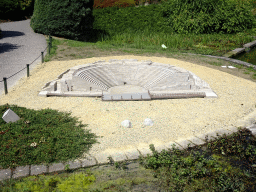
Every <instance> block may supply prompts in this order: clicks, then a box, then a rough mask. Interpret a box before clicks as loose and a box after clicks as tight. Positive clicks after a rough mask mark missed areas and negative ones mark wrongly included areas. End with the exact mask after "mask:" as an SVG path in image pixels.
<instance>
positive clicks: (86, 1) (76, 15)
mask: <svg viewBox="0 0 256 192" xmlns="http://www.w3.org/2000/svg"><path fill="white" fill-rule="evenodd" d="M92 9H93V0H72V1H70V0H36V1H35V10H34V14H33V16H32V18H31V24H30V25H31V27H32V29H33V30H34V31H35V32H37V33H42V34H47V35H48V34H51V35H53V36H58V37H65V38H70V39H79V38H81V37H82V36H88V33H89V32H88V31H90V30H91V29H92V25H93V17H92Z"/></svg>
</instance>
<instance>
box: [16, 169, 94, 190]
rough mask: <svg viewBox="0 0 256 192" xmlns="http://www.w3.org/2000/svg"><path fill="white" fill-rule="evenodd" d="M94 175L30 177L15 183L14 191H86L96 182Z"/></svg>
mask: <svg viewBox="0 0 256 192" xmlns="http://www.w3.org/2000/svg"><path fill="white" fill-rule="evenodd" d="M95 180H96V179H95V177H94V176H93V175H88V174H85V173H82V172H81V173H77V174H72V175H70V176H69V177H67V178H63V177H60V176H55V175H54V176H44V175H39V176H30V177H27V178H24V179H23V180H22V181H20V182H17V183H15V185H14V189H16V190H19V191H20V190H22V191H38V192H45V191H56V190H57V191H86V190H87V189H88V186H89V185H90V184H92V183H93V182H94V181H95Z"/></svg>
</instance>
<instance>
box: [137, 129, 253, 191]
mask: <svg viewBox="0 0 256 192" xmlns="http://www.w3.org/2000/svg"><path fill="white" fill-rule="evenodd" d="M149 147H150V150H151V151H152V153H153V155H147V157H146V158H143V157H142V156H140V159H139V161H140V164H142V165H143V166H144V167H145V168H149V169H153V172H154V177H156V178H158V179H159V183H160V185H161V186H163V187H164V188H165V189H168V191H255V190H256V188H255V186H256V180H255V173H256V171H255V170H254V169H253V167H252V165H253V164H255V155H256V139H255V137H254V136H253V135H252V134H251V132H250V131H249V130H247V129H240V130H239V131H238V132H237V133H233V134H231V135H230V136H226V135H224V136H222V137H219V138H218V139H217V140H214V141H210V142H209V143H208V147H207V148H208V149H206V151H203V150H201V148H200V147H198V146H196V147H193V148H188V149H186V150H179V149H177V148H175V145H174V146H172V150H168V151H167V150H162V152H161V153H159V152H157V151H156V150H155V147H154V145H153V144H151V145H150V146H149ZM209 149H210V150H209Z"/></svg>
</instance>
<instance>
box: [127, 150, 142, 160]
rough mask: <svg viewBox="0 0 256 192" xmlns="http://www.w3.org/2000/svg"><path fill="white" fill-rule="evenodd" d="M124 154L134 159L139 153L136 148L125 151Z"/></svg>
mask: <svg viewBox="0 0 256 192" xmlns="http://www.w3.org/2000/svg"><path fill="white" fill-rule="evenodd" d="M125 155H126V156H127V158H128V159H131V160H134V159H138V158H139V156H140V153H139V152H138V150H137V149H130V150H126V151H125Z"/></svg>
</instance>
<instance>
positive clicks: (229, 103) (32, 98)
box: [0, 55, 256, 154]
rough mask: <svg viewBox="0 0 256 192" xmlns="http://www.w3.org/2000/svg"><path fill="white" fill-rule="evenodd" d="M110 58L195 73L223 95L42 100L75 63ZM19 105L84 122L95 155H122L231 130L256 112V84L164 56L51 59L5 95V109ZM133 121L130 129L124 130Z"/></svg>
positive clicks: (3, 96)
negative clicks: (147, 122)
mask: <svg viewBox="0 0 256 192" xmlns="http://www.w3.org/2000/svg"><path fill="white" fill-rule="evenodd" d="M109 59H138V61H141V60H151V61H152V62H158V63H163V64H170V65H174V66H178V67H181V68H184V69H186V70H189V71H191V72H192V73H194V74H195V75H197V76H198V77H200V78H201V79H203V80H204V81H206V82H207V83H208V84H209V85H210V87H211V89H212V90H213V91H214V92H215V93H216V94H217V95H218V98H191V99H166V100H151V101H114V102H108V101H101V98H94V97H91V98H89V97H40V96H38V93H39V92H40V91H41V89H42V87H43V86H44V85H45V83H47V82H49V81H52V80H54V79H56V78H57V77H58V76H59V75H60V74H61V73H63V72H64V71H65V70H67V69H69V68H71V67H74V66H76V65H82V64H86V63H93V62H95V61H99V60H106V61H108V60H109ZM6 103H8V104H16V105H18V106H21V107H26V108H30V109H43V108H51V109H56V110H59V111H66V112H69V111H71V112H72V116H76V117H79V120H81V121H82V123H83V124H88V127H87V129H91V131H92V132H93V133H96V135H98V136H103V137H102V138H99V139H98V141H99V142H100V144H95V145H94V146H93V147H92V149H91V151H90V153H91V154H95V153H98V152H100V151H111V152H114V151H118V150H124V149H129V148H135V147H142V146H145V147H149V144H151V143H153V144H155V145H160V144H164V143H166V142H171V141H175V140H181V139H186V138H188V137H191V136H193V135H194V134H195V135H196V134H203V133H206V132H209V131H213V130H216V129H220V128H227V127H228V126H236V125H237V120H239V119H241V118H243V117H245V116H246V115H248V114H249V113H250V112H252V111H254V110H255V105H256V83H254V82H252V81H249V80H245V79H242V78H239V77H236V76H233V75H230V74H228V73H224V72H221V71H218V70H215V69H211V68H207V67H204V66H201V65H196V64H193V63H189V62H184V61H180V60H176V59H172V58H165V57H143V56H134V55H126V56H111V57H100V58H99V57H97V58H88V59H81V60H70V61H52V62H47V63H44V64H42V65H41V66H40V67H38V68H37V69H35V70H34V71H32V72H31V76H30V77H29V78H27V77H24V78H23V79H22V80H20V81H19V83H18V84H17V85H16V86H15V87H14V88H13V89H11V90H9V93H8V95H4V94H2V96H1V97H0V105H3V104H6ZM146 118H150V119H152V120H153V122H154V125H153V126H144V125H143V122H144V119H146ZM126 119H127V120H130V121H131V123H132V127H131V128H125V127H121V122H122V121H124V120H126Z"/></svg>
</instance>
